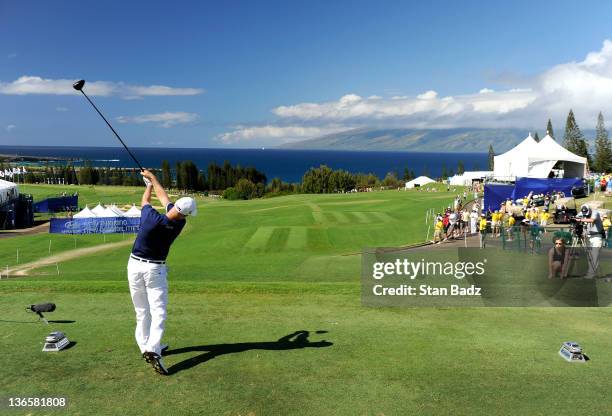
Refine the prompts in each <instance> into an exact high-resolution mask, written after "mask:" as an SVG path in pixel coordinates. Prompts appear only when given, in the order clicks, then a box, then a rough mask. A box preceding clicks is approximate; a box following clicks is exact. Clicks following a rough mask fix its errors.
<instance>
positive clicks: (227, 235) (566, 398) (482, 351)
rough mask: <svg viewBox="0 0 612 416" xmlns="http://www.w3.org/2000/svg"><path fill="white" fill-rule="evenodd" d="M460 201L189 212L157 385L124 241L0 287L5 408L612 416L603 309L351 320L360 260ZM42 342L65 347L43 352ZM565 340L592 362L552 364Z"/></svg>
mask: <svg viewBox="0 0 612 416" xmlns="http://www.w3.org/2000/svg"><path fill="white" fill-rule="evenodd" d="M31 188H32V189H34V191H36V192H38V190H37V189H36V187H35V186H31ZM70 189H78V190H79V195H80V196H81V195H83V198H86V200H90V201H95V203H97V202H98V201H97V200H96V199H97V198H100V195H106V196H107V198H106V199H105V198H102V199H101V202H102V203H110V202H113V201H114V200H116V201H121V200H122V199H121V198H125V199H124V201H125V202H127V201H128V200H127V198H128V197H131V198H133V200H134V201H137V200H138V199H139V195H137V194H136V193H135V192H141V191H142V189H139V188H127V189H123V188H119V187H117V188H108V189H107V188H105V187H96V194H88V192H89V191H88V190H87V189H86V187H71V188H70ZM115 190H117V191H116V192H117V194H116V195H115V194H114V192H115ZM43 192H47V189H46V186H45V189H43V190H40V193H43ZM60 192H61V191H60ZM92 192H93V191H92ZM130 192H132V194H130ZM458 192H459V191H458V190H457V191H456V192H455V193H453V192H449V193H447V192H417V191H408V192H405V191H384V192H373V193H359V194H338V195H292V196H284V197H278V198H270V199H261V200H253V201H223V200H216V199H209V198H206V199H199V204H200V206H199V215H198V216H197V217H194V218H190V219H189V221H188V224H187V226H186V227H185V230H184V231H183V234H182V235H181V236H180V237H179V238H178V239H177V241H176V243H175V244H174V245H173V247H172V250H171V253H170V256H169V258H168V263H169V268H170V272H169V284H170V299H169V309H168V322H167V332H166V339H165V341H166V342H169V343H170V344H171V347H170V351H169V355H168V356H167V357H166V364H167V365H168V367H170V371H171V373H172V375H171V376H169V377H165V378H164V377H160V376H158V375H157V374H155V373H154V372H153V370H152V369H151V368H150V366H148V365H147V364H146V363H144V361H143V360H142V359H141V358H140V357H139V354H138V348H137V346H136V344H135V341H134V339H133V330H134V324H135V318H134V311H133V307H132V304H131V301H130V297H129V291H128V287H127V281H126V264H127V258H128V256H129V253H130V245H129V242H128V244H127V245H124V246H122V247H119V248H116V249H112V250H110V251H105V252H103V253H100V254H90V255H87V256H83V257H76V258H72V259H69V260H66V261H62V262H60V263H59V264H58V265H57V266H55V265H52V266H51V265H47V266H44V267H40V268H37V269H35V270H32V271H31V272H30V274H29V275H28V276H27V277H21V278H13V279H2V280H0V296H1V297H2V302H0V314H1V316H0V319H1V320H0V325H1V326H2V328H3V334H2V337H1V339H2V341H1V345H3V346H4V347H5V351H6V353H5V355H4V356H5V360H4V361H3V363H4V365H3V369H4V377H3V389H2V391H3V394H4V395H5V396H8V395H19V396H21V397H27V396H43V395H44V396H47V397H48V396H66V397H68V398H69V403H70V404H69V414H74V415H92V414H101V415H117V414H126V415H142V414H169V415H185V414H187V415H188V414H193V415H294V414H295V415H407V414H432V415H438V414H466V415H472V414H482V415H489V414H511V413H512V414H515V413H519V414H552V415H564V414H575V413H576V412H578V413H580V414H606V412H609V409H610V406H611V402H610V400H609V399H608V390H609V385H610V383H609V375H610V374H611V373H612V355H611V354H610V353H609V351H611V350H612V336H610V331H609V324H610V321H611V319H612V308H548V309H545V308H403V309H401V308H366V307H363V306H361V303H360V267H361V255H360V253H361V250H362V249H363V248H364V247H377V246H404V245H410V244H415V243H419V242H422V241H424V240H425V238H426V235H427V228H428V225H427V224H425V212H426V211H427V210H428V209H430V208H434V209H435V210H436V211H438V210H441V209H442V208H443V207H445V206H447V205H449V203H450V201H452V198H453V197H454V196H455V195H456V193H458ZM85 195H87V196H85ZM87 198H88V199H87ZM430 236H431V234H430ZM124 238H125V239H128V238H129V236H122V235H118V236H112V237H111V236H107V242H106V243H105V242H104V240H103V237H102V236H101V235H95V236H82V237H77V240H76V242H77V244H78V245H79V247H81V246H80V245H82V247H85V246H94V245H96V244H101V245H104V244H109V242H110V241H113V242H117V241H124V240H123V239H124ZM49 239H51V240H52V249H53V250H57V252H58V253H59V252H66V253H69V252H70V251H71V250H72V249H73V248H74V243H75V239H74V237H72V236H62V235H53V236H50V235H46V234H45V235H36V236H22V237H15V238H6V239H2V240H0V245H1V247H2V251H1V252H0V253H1V254H0V256H1V257H0V268H1V267H4V264H8V265H9V266H10V267H13V266H14V265H15V264H14V263H15V259H14V257H15V253H14V252H15V251H16V249H17V248H18V247H19V248H20V253H21V252H22V250H24V251H23V252H24V253H25V252H26V247H28V248H29V247H31V248H32V249H31V250H29V251H27V253H28V254H27V256H28V257H27V260H28V261H33V260H36V259H38V258H41V257H45V256H48V255H49V253H48V247H47V245H48V242H49ZM22 247H23V248H22ZM20 255H21V254H20ZM23 255H24V256H25V255H26V254H23ZM24 261H25V260H24ZM58 271H59V274H58ZM47 301H51V302H55V303H56V304H57V310H56V311H55V312H53V313H52V314H49V316H48V318H49V319H51V320H63V321H75V322H72V323H68V322H65V323H55V324H51V325H50V326H48V327H47V326H45V325H44V324H42V323H33V322H35V321H36V316H35V315H32V314H26V312H24V307H25V306H26V305H29V304H31V303H40V302H47ZM21 321H28V322H29V323H21ZM51 329H55V330H62V331H65V332H66V334H67V335H68V337H69V338H70V339H71V341H74V342H76V344H74V345H73V346H72V347H71V348H70V349H69V350H67V351H63V352H60V353H42V352H41V351H40V350H41V348H42V341H43V338H44V336H45V335H46V334H47V333H48V332H49V331H50V330H51ZM568 340H576V341H579V342H580V343H581V344H583V346H584V348H585V352H586V354H587V355H588V356H589V357H590V358H591V360H590V361H589V362H587V363H586V364H570V363H567V362H565V361H564V360H562V359H561V358H560V357H559V356H558V354H557V351H558V349H559V347H560V346H561V343H562V342H563V341H568ZM5 410H6V409H2V408H0V414H4V413H2V412H3V411H5ZM47 413H49V412H47ZM47 413H45V411H33V412H32V414H47ZM51 413H53V412H51ZM8 414H10V413H8ZM14 414H25V413H14ZM54 414H66V411H65V410H58V411H57V412H55V413H54Z"/></svg>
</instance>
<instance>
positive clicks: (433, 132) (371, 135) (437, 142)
mask: <svg viewBox="0 0 612 416" xmlns="http://www.w3.org/2000/svg"><path fill="white" fill-rule="evenodd" d="M589 133H591V132H590V131H585V135H587V137H593V136H594V134H592V135H591V134H589ZM592 133H594V132H592ZM528 134H529V130H528V129H477V128H454V129H400V128H397V129H375V128H360V129H354V130H348V131H343V132H340V133H335V134H329V135H326V136H322V137H318V138H315V139H309V140H302V141H298V142H293V143H286V144H283V145H281V146H279V147H280V148H282V149H308V150H363V151H367V150H382V151H410V152H479V153H483V152H487V149H488V148H489V144H492V145H493V148H494V149H495V153H496V154H500V153H503V152H505V151H507V150H510V149H511V148H513V147H514V146H516V145H517V144H518V143H520V142H521V141H522V140H523V139H524V138H525V137H527V135H528ZM532 134H535V133H532ZM538 134H539V136H540V138H543V137H544V136H545V134H546V133H544V134H542V132H539V133H538ZM557 141H559V142H560V143H561V142H562V138H557ZM589 141H591V140H589Z"/></svg>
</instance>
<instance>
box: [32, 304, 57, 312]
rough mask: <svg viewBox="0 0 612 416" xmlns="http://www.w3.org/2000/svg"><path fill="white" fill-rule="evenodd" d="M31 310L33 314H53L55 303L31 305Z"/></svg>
mask: <svg viewBox="0 0 612 416" xmlns="http://www.w3.org/2000/svg"><path fill="white" fill-rule="evenodd" d="M30 309H31V310H32V312H53V311H54V310H55V303H39V304H38V305H31V306H30Z"/></svg>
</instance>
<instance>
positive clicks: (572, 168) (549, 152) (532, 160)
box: [529, 134, 587, 178]
mask: <svg viewBox="0 0 612 416" xmlns="http://www.w3.org/2000/svg"><path fill="white" fill-rule="evenodd" d="M557 162H561V164H562V169H563V176H564V177H565V178H583V177H585V176H586V174H587V160H586V158H585V157H581V156H578V155H575V154H574V153H572V152H570V151H569V150H567V149H566V148H565V147H563V146H561V145H560V144H559V143H557V142H556V141H555V139H553V138H552V137H550V136H549V135H548V134H547V135H546V137H544V138H543V139H542V141H540V143H538V152H536V154H534V155H530V156H529V177H530V178H547V177H548V174H549V173H550V171H551V170H552V168H553V166H555V165H556V164H557Z"/></svg>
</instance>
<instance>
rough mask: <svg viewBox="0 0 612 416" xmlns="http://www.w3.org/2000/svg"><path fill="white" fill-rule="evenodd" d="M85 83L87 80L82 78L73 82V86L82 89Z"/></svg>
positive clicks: (78, 89)
mask: <svg viewBox="0 0 612 416" xmlns="http://www.w3.org/2000/svg"><path fill="white" fill-rule="evenodd" d="M84 85H85V80H84V79H82V80H79V81H77V82H75V83H74V84H72V88H74V89H75V90H77V91H81V90H82V89H83V86H84Z"/></svg>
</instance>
